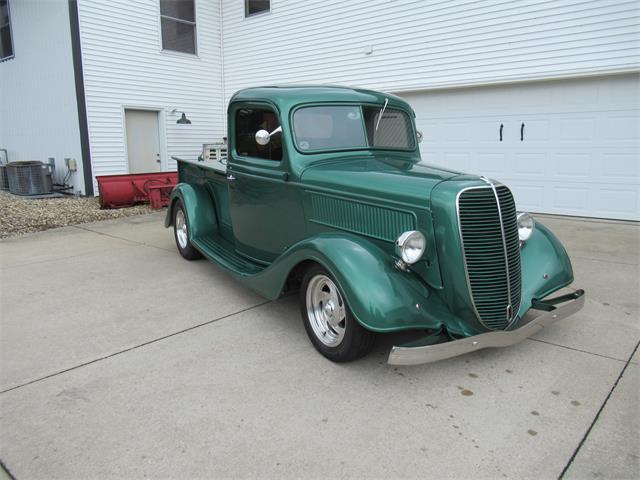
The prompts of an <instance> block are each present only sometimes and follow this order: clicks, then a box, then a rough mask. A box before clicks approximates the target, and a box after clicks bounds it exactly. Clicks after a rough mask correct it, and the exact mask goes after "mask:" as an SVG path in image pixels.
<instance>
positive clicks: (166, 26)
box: [160, 0, 196, 55]
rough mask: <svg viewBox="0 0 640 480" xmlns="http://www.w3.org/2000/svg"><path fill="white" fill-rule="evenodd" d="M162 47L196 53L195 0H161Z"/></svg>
mask: <svg viewBox="0 0 640 480" xmlns="http://www.w3.org/2000/svg"><path fill="white" fill-rule="evenodd" d="M160 24H161V26H162V49H163V50H173V51H174V52H183V53H192V54H194V55H195V53H196V7H195V0H160Z"/></svg>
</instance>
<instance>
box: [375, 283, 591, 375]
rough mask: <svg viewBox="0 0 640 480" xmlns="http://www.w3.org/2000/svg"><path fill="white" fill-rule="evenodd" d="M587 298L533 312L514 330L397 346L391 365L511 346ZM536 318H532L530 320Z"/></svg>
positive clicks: (415, 363)
mask: <svg viewBox="0 0 640 480" xmlns="http://www.w3.org/2000/svg"><path fill="white" fill-rule="evenodd" d="M585 297H586V295H584V294H583V295H582V296H580V297H578V298H577V299H575V300H571V301H569V302H568V303H565V304H564V305H562V306H560V307H557V308H556V309H554V310H552V311H550V312H545V313H543V314H541V315H539V316H536V317H534V316H533V314H531V313H530V312H531V310H530V311H529V312H528V313H527V315H525V317H524V318H523V320H524V321H525V322H526V323H523V325H522V326H520V327H518V328H516V329H515V330H509V331H504V330H502V331H495V332H488V333H482V334H480V335H474V336H472V337H467V338H462V339H460V340H452V341H450V342H445V343H439V344H436V345H427V346H422V347H396V346H394V347H393V348H392V349H391V352H390V353H389V359H388V360H387V362H388V363H389V365H420V364H423V363H431V362H437V361H438V360H444V359H446V358H451V357H457V356H458V355H464V354H466V353H470V352H474V351H476V350H481V349H483V348H490V347H508V346H510V345H514V344H516V343H519V342H521V341H522V340H524V339H526V338H528V337H530V336H532V335H535V334H536V333H538V332H539V331H540V330H543V329H544V328H546V327H548V326H549V325H551V324H553V323H555V322H557V321H558V320H561V319H563V318H566V317H568V316H569V315H573V314H574V313H576V312H578V311H580V310H581V309H582V307H584V301H585ZM531 317H533V318H531Z"/></svg>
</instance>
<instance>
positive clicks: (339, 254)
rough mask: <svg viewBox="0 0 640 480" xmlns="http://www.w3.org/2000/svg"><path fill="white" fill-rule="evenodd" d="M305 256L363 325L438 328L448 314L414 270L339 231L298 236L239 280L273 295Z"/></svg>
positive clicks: (394, 328)
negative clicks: (403, 268) (332, 283)
mask: <svg viewBox="0 0 640 480" xmlns="http://www.w3.org/2000/svg"><path fill="white" fill-rule="evenodd" d="M309 260H311V261H313V262H316V263H318V264H320V265H322V266H323V267H324V268H325V269H326V270H327V271H329V273H331V275H332V276H333V278H334V280H335V281H336V282H337V284H338V286H339V287H340V290H341V291H342V292H343V295H344V297H345V300H346V302H347V304H348V305H349V307H350V309H351V311H352V313H353V315H354V317H355V318H356V320H357V321H358V322H359V323H360V324H361V325H362V326H364V327H365V328H367V329H369V330H372V331H375V332H389V331H399V330H409V329H433V328H439V327H440V326H441V325H442V323H443V322H446V321H447V320H448V319H450V317H451V316H452V314H451V312H449V310H448V309H447V308H446V306H445V305H444V304H443V303H442V301H441V300H440V299H439V297H438V296H437V295H436V294H434V292H433V291H432V290H431V288H430V287H428V286H427V285H426V284H425V283H424V282H423V281H422V280H421V279H420V277H418V275H416V274H414V273H412V272H403V271H400V270H398V269H397V268H395V266H394V259H393V258H392V257H391V256H390V255H389V254H387V253H385V252H383V251H382V250H381V249H380V248H379V247H377V246H376V245H374V244H373V243H372V242H370V241H368V240H366V239H365V238H363V237H359V236H356V235H350V234H345V233H339V234H338V233H323V234H319V235H317V236H315V237H313V238H310V239H306V240H303V241H302V242H300V243H298V244H296V245H294V246H292V247H291V248H289V249H288V250H287V251H286V252H285V253H283V254H282V255H281V256H280V257H279V258H278V259H277V260H276V261H275V262H274V263H273V264H271V265H270V266H269V267H268V268H267V269H265V270H264V271H262V272H261V273H259V274H257V275H255V276H252V277H250V278H245V279H244V280H245V282H246V283H247V284H248V286H249V287H251V288H253V289H254V290H256V291H258V292H259V293H261V294H262V295H264V296H266V297H267V298H272V299H273V298H277V297H278V296H279V295H280V293H281V290H282V288H283V286H284V282H285V280H286V278H287V277H288V274H289V272H291V270H293V268H295V266H296V265H299V264H300V263H301V262H304V261H309ZM451 320H453V319H451Z"/></svg>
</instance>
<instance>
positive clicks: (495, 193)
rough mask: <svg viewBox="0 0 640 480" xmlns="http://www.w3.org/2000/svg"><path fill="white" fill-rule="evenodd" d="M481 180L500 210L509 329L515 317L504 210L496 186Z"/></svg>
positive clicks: (485, 179)
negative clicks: (489, 188) (513, 314)
mask: <svg viewBox="0 0 640 480" xmlns="http://www.w3.org/2000/svg"><path fill="white" fill-rule="evenodd" d="M480 180H482V181H483V182H485V183H486V184H488V185H489V186H490V187H491V190H493V196H494V197H496V207H497V208H498V218H499V219H500V233H501V234H502V251H503V252H504V268H505V271H506V272H507V298H508V299H509V305H508V306H507V312H506V317H507V322H508V324H509V325H507V328H508V327H509V326H510V325H511V324H512V323H513V320H514V318H515V316H514V317H510V316H509V310H510V309H511V312H513V302H512V300H511V272H510V271H509V254H508V253H507V237H506V235H505V234H504V222H503V220H502V208H501V207H500V197H499V196H498V191H497V190H496V186H495V184H494V183H493V182H492V181H491V180H489V179H488V178H487V177H480ZM509 307H511V308H509ZM517 314H518V312H516V315H517Z"/></svg>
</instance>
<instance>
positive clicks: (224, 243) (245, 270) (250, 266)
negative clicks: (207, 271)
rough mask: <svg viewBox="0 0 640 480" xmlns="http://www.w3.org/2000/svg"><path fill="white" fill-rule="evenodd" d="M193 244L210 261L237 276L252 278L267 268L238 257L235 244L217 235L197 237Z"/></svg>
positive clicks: (192, 241)
mask: <svg viewBox="0 0 640 480" xmlns="http://www.w3.org/2000/svg"><path fill="white" fill-rule="evenodd" d="M191 243H192V244H193V246H194V247H196V249H198V251H199V252H200V253H202V254H203V255H204V256H205V257H207V258H208V259H209V260H211V261H212V262H214V263H216V264H217V265H220V266H221V267H222V268H224V269H225V270H228V271H230V272H231V273H233V274H235V275H240V276H242V277H251V276H253V275H256V274H258V273H260V272H262V271H263V270H264V269H265V268H266V266H264V265H260V264H259V263H256V262H252V261H251V260H248V259H247V258H245V257H243V256H241V255H238V253H237V252H236V249H235V245H234V244H232V243H231V242H229V241H228V240H225V239H224V238H222V237H219V236H217V235H216V236H214V235H211V236H206V237H196V238H193V239H191Z"/></svg>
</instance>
